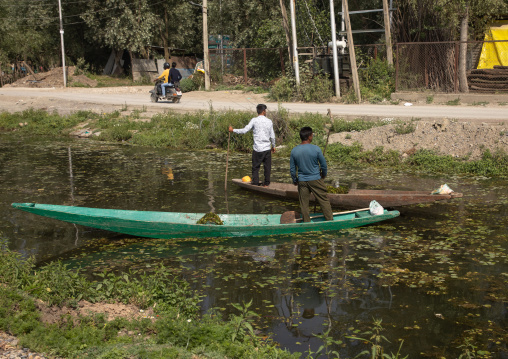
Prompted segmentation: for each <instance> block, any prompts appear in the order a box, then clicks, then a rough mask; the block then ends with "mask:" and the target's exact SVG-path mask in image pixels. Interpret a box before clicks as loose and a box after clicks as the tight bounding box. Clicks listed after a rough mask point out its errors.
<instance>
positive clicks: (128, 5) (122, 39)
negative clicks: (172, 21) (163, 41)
mask: <svg viewBox="0 0 508 359" xmlns="http://www.w3.org/2000/svg"><path fill="white" fill-rule="evenodd" d="M82 18H83V20H85V21H86V23H87V25H88V26H89V27H90V32H89V33H88V36H90V37H91V38H92V39H93V40H94V41H96V42H98V43H99V45H101V46H107V47H111V48H113V49H114V50H116V58H115V64H116V65H117V68H121V67H120V66H119V64H120V59H121V57H122V54H123V51H124V50H127V51H129V54H131V58H132V52H138V53H140V54H141V56H144V57H147V56H148V53H147V51H146V49H147V47H148V46H149V45H150V43H151V41H152V38H153V32H154V30H155V29H156V25H157V18H156V17H155V15H154V14H153V12H152V11H151V8H150V5H149V2H148V0H134V1H128V0H108V1H98V0H92V1H90V2H88V9H87V11H86V12H85V13H84V14H83V16H82Z"/></svg>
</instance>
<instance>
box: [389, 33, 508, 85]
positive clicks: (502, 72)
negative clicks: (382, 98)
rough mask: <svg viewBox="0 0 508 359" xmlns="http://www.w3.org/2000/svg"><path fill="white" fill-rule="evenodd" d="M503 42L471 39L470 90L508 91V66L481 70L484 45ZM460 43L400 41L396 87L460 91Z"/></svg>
mask: <svg viewBox="0 0 508 359" xmlns="http://www.w3.org/2000/svg"><path fill="white" fill-rule="evenodd" d="M504 43H507V44H508V41H507V40H504V41H468V42H467V52H466V72H467V82H468V88H469V91H470V92H480V93H497V92H508V67H506V66H493V68H490V69H488V68H483V69H478V66H479V62H480V61H481V54H482V48H483V47H484V46H486V44H493V45H497V44H504ZM459 47H460V42H458V41H454V42H417V43H398V44H396V51H395V90H396V91H423V90H432V91H435V92H458V91H459Z"/></svg>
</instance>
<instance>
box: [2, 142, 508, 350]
mask: <svg viewBox="0 0 508 359" xmlns="http://www.w3.org/2000/svg"><path fill="white" fill-rule="evenodd" d="M228 167H229V171H228V178H229V179H232V178H241V177H243V176H245V175H249V174H250V155H248V154H232V155H230V156H229V166H228ZM288 167H289V161H288V159H287V158H278V157H275V158H274V159H273V168H272V173H273V174H272V176H273V177H272V181H284V182H289V181H290V177H289V169H288ZM329 167H330V171H329V172H330V173H329V176H328V179H327V180H328V181H329V182H330V183H333V182H335V181H337V180H339V181H340V183H341V184H347V185H354V186H356V187H357V188H369V189H407V190H429V191H432V190H434V189H436V188H438V187H439V186H440V185H442V184H445V183H446V184H448V186H449V187H451V188H452V189H453V190H455V191H456V192H462V193H463V194H464V197H463V198H461V199H454V200H451V201H446V202H437V203H434V204H431V205H414V206H409V207H401V208H398V209H399V210H400V212H401V216H400V217H398V218H396V219H393V220H389V221H386V222H382V223H379V224H376V225H372V226H367V227H361V228H357V229H353V230H349V231H345V232H338V233H307V234H298V235H290V236H276V235H274V236H268V237H253V238H244V239H232V240H228V241H217V240H214V239H212V240H208V241H204V242H197V241H195V240H193V239H190V240H189V241H188V242H183V243H180V242H179V243H176V242H173V241H168V240H148V239H139V238H133V237H128V236H125V235H120V234H116V233H110V232H106V231H100V230H95V229H91V228H87V227H82V226H76V225H73V224H69V223H63V222H59V221H56V220H51V219H46V218H42V217H38V216H35V215H32V214H29V213H26V212H22V211H19V210H14V209H13V208H12V207H11V203H13V202H37V203H47V204H64V205H76V206H86V207H97V208H116V209H129V210H154V211H175V212H211V211H213V212H216V213H283V212H284V211H287V210H298V204H297V203H295V202H292V201H284V200H280V199H275V198H271V197H266V196H261V195H258V194H254V193H251V192H248V191H246V190H244V189H241V188H237V187H236V186H235V185H233V184H232V183H231V182H229V183H228V184H227V191H225V183H224V179H225V169H226V153H225V152H219V151H211V150H209V151H199V152H189V151H169V150H154V149H147V148H139V147H132V146H128V145H116V144H106V143H98V142H91V141H88V140H69V141H48V140H41V139H19V138H13V137H10V136H5V135H4V136H2V135H0V193H1V198H0V232H1V236H2V237H3V238H5V239H7V240H8V241H9V246H10V248H11V249H13V250H16V251H18V252H20V253H22V254H23V255H24V256H26V257H28V256H34V257H35V258H36V259H37V261H38V262H47V261H52V260H62V261H64V262H65V263H67V264H68V265H70V266H74V267H78V266H79V267H81V268H83V269H84V270H85V271H86V272H88V273H91V272H92V271H98V270H102V269H109V270H114V271H118V272H120V271H132V270H137V269H142V270H147V271H150V269H151V268H154V267H155V266H157V265H158V264H160V263H162V264H164V265H165V266H167V267H168V268H169V270H171V271H174V273H175V275H178V276H181V277H183V278H185V279H186V280H187V281H189V282H190V283H191V285H192V286H193V288H195V289H196V290H197V291H199V292H200V293H201V294H202V295H203V296H204V297H203V302H202V308H203V311H206V310H208V309H210V308H220V309H221V310H222V311H223V313H224V315H226V316H227V315H228V314H230V313H235V309H234V308H233V307H232V306H231V304H232V303H240V304H242V303H248V302H249V301H251V300H252V301H253V302H252V303H253V304H252V307H251V309H252V310H254V311H255V312H256V313H258V314H259V315H260V318H259V320H258V322H257V324H258V328H260V330H261V331H262V332H263V333H264V334H266V335H267V336H269V337H270V338H271V339H272V340H273V341H275V342H277V343H279V344H280V346H281V347H282V348H287V349H288V350H290V351H292V352H300V353H303V355H304V357H305V356H307V355H308V354H309V353H312V352H316V351H317V350H318V348H319V347H320V346H321V345H322V344H323V343H328V344H329V346H328V348H327V349H328V350H330V351H331V350H335V351H337V352H338V353H340V357H341V358H351V357H355V356H356V355H358V354H359V353H361V352H363V351H365V350H370V347H371V344H369V340H370V339H371V336H372V334H368V333H366V332H369V331H373V330H374V331H375V329H376V328H378V329H379V330H382V331H381V335H382V336H384V337H385V338H386V339H387V340H386V341H383V342H382V343H381V345H382V346H383V348H384V349H385V352H386V353H390V352H392V353H396V352H397V351H399V349H400V353H401V354H404V355H408V354H409V357H410V358H458V357H459V356H460V355H461V354H464V353H466V350H469V351H474V352H476V353H478V354H482V355H484V356H482V357H485V358H508V348H507V342H508V334H507V327H508V325H507V324H508V310H507V309H508V308H507V303H508V286H507V283H508V260H507V250H508V241H507V237H508V236H507V234H508V230H507V228H508V219H507V218H508V216H507V214H508V186H507V185H508V180H506V179H491V178H481V177H474V178H473V177H445V176H438V175H418V174H408V173H402V172H401V173H399V172H394V171H388V170H372V169H370V170H358V169H351V168H343V167H339V166H336V165H334V164H333V163H330V164H329ZM336 210H340V208H337V209H336ZM376 323H377V324H376ZM376 325H378V326H377V327H376ZM355 338H361V339H364V340H360V339H355Z"/></svg>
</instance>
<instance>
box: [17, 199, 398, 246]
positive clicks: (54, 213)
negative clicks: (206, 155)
mask: <svg viewBox="0 0 508 359" xmlns="http://www.w3.org/2000/svg"><path fill="white" fill-rule="evenodd" d="M12 206H13V207H14V208H17V209H21V210H23V211H27V212H30V213H34V214H38V215H40V216H44V217H49V218H54V219H58V220H61V221H65V222H70V223H75V224H80V225H83V226H87V227H92V228H99V229H104V230H108V231H113V232H118V233H123V234H129V235H133V236H138V237H150V238H189V237H245V236H267V235H278V234H291V233H302V232H310V231H338V230H342V229H348V228H354V227H360V226H365V225H368V224H372V223H376V222H380V221H384V220H386V219H390V218H395V217H397V216H398V215H399V212H398V211H387V210H385V211H384V213H383V214H381V215H377V216H373V215H371V214H370V213H369V211H368V210H365V209H363V210H358V211H349V212H344V213H334V220H333V221H325V220H324V218H323V217H322V216H315V218H313V219H312V222H309V223H288V224H281V223H280V222H281V215H277V214H219V215H218V216H219V217H220V219H221V220H222V222H223V223H224V224H223V225H216V224H197V223H196V222H197V221H199V220H200V219H201V218H202V217H203V216H204V215H205V213H179V212H154V211H130V210H118V209H100V208H87V207H73V206H59V205H51V204H36V203H13V204H12Z"/></svg>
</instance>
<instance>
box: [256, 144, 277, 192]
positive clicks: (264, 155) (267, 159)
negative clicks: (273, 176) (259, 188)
mask: <svg viewBox="0 0 508 359" xmlns="http://www.w3.org/2000/svg"><path fill="white" fill-rule="evenodd" d="M261 164H263V169H264V171H265V182H264V183H263V185H265V186H268V185H269V184H270V173H271V172H272V151H271V150H268V151H263V152H256V151H252V184H254V185H259V184H260V183H259V168H260V167H261Z"/></svg>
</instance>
